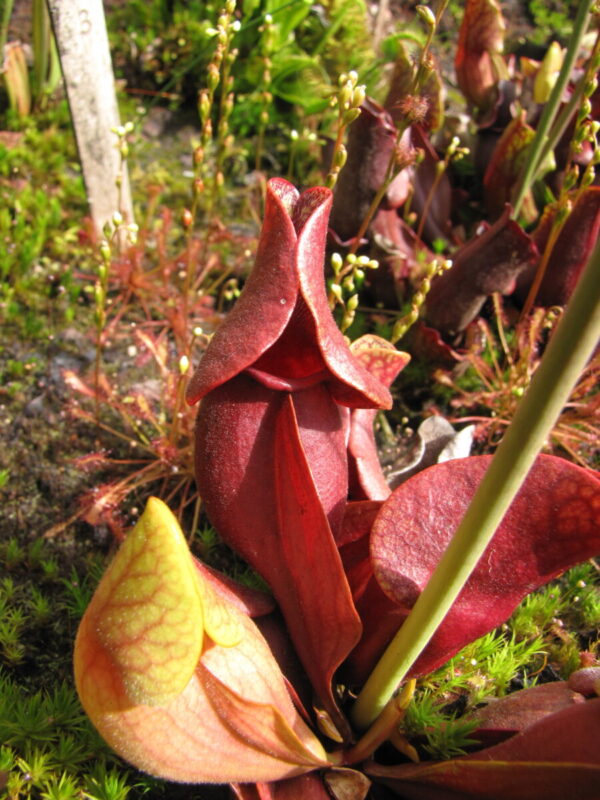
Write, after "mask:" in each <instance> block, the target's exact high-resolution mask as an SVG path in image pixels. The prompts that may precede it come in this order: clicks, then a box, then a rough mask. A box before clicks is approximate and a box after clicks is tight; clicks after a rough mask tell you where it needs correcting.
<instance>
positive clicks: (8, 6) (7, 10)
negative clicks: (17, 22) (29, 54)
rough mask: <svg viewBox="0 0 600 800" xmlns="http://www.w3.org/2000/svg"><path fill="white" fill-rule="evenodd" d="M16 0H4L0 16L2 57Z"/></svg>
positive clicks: (0, 54) (0, 56)
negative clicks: (0, 15)
mask: <svg viewBox="0 0 600 800" xmlns="http://www.w3.org/2000/svg"><path fill="white" fill-rule="evenodd" d="M13 5H14V0H4V4H3V7H2V17H1V18H0V58H1V59H4V45H5V44H6V40H7V39H8V26H9V24H10V18H11V15H12V10H13Z"/></svg>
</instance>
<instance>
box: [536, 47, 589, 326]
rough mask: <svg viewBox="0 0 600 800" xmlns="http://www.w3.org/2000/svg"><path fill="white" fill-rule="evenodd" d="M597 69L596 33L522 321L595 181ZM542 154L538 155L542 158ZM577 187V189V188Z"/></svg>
mask: <svg viewBox="0 0 600 800" xmlns="http://www.w3.org/2000/svg"><path fill="white" fill-rule="evenodd" d="M599 66H600V33H599V34H597V35H596V42H595V44H594V49H593V51H592V54H591V57H590V59H589V60H588V64H587V68H586V72H585V75H584V76H583V78H582V83H583V88H582V96H583V100H582V101H581V102H580V103H579V107H578V111H577V118H576V121H575V130H574V132H573V137H572V139H571V143H570V146H569V153H568V156H567V163H566V166H565V178H564V181H563V183H562V186H561V190H560V195H559V197H558V200H557V201H556V213H555V214H554V217H553V220H552V228H551V230H550V234H549V236H548V240H547V242H546V246H545V248H544V252H543V254H542V257H541V259H540V262H539V264H538V267H537V271H536V274H535V278H534V280H533V282H532V284H531V287H530V289H529V293H528V295H527V299H526V300H525V303H524V305H523V309H522V311H521V319H524V318H525V317H526V316H527V315H528V314H529V312H530V311H531V309H532V307H533V304H534V302H535V298H536V297H537V293H538V291H539V288H540V286H541V284H542V281H543V279H544V275H545V272H546V267H547V266H548V262H549V260H550V256H551V254H552V250H553V248H554V245H555V244H556V241H557V239H558V237H559V235H560V232H561V231H562V229H563V227H564V225H565V223H566V221H567V219H568V218H569V215H570V213H571V210H572V209H573V206H574V205H575V203H576V202H577V200H578V199H579V197H580V195H581V193H582V192H583V191H584V190H585V189H586V188H587V187H588V186H590V185H591V184H592V183H593V182H594V179H595V177H596V173H595V166H596V164H598V163H600V148H599V147H598V141H597V135H598V131H599V130H600V122H597V121H596V120H592V119H590V115H591V111H592V106H591V101H590V97H591V96H592V95H593V94H594V92H595V91H596V89H597V88H598V78H597V74H596V73H597V70H598V67H599ZM584 142H587V143H588V144H589V145H591V148H592V158H591V159H590V161H589V163H588V165H587V166H586V168H585V170H584V172H583V175H580V169H579V166H578V165H577V164H575V163H574V157H575V155H576V154H577V153H578V152H581V150H582V149H583V144H584ZM545 152H546V150H544V151H543V152H542V155H544V153H545ZM578 184H579V185H578Z"/></svg>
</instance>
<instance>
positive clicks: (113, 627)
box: [75, 179, 600, 800]
mask: <svg viewBox="0 0 600 800" xmlns="http://www.w3.org/2000/svg"><path fill="white" fill-rule="evenodd" d="M331 200H332V196H331V192H330V191H329V190H328V189H325V188H313V189H309V190H307V191H305V192H304V193H302V194H299V193H298V192H297V191H296V189H295V188H294V187H293V186H292V185H291V184H289V183H287V182H286V181H284V180H281V179H272V180H270V181H269V183H268V186H267V194H266V207H265V220H264V224H263V228H262V232H261V236H260V240H259V244H258V251H257V255H256V263H255V267H254V270H253V272H252V274H251V275H250V277H249V279H248V281H247V283H246V286H245V288H244V290H243V292H242V295H241V297H240V298H239V300H238V302H237V304H236V306H235V307H234V309H233V310H232V312H231V313H230V314H229V315H228V316H227V318H226V319H225V321H224V322H223V323H222V325H221V327H220V328H219V329H218V330H217V332H216V333H215V335H214V337H213V339H212V340H211V343H210V345H209V347H208V349H207V351H206V353H205V355H204V356H203V358H202V360H201V362H200V364H199V365H198V368H197V371H196V373H195V375H194V376H193V378H192V379H191V381H190V384H189V387H188V400H189V402H190V403H196V402H197V401H199V400H201V404H200V408H199V412H198V418H197V432H196V471H197V482H198V486H199V490H200V494H201V496H202V499H203V503H204V506H205V510H206V513H207V515H208V517H209V519H210V520H211V522H212V524H213V525H214V527H215V528H216V529H217V531H218V532H219V534H220V536H221V537H222V538H223V540H224V541H225V542H226V543H227V544H229V545H230V546H231V547H232V548H233V549H235V550H236V551H237V552H238V553H239V554H241V556H242V557H243V558H244V559H245V560H246V561H247V562H248V563H249V564H250V565H251V566H252V567H253V568H254V569H255V570H256V571H257V572H258V573H259V574H260V575H261V576H262V577H263V578H264V580H265V581H266V583H267V584H268V585H269V587H270V589H271V591H272V596H271V595H269V594H266V593H261V592H258V591H254V590H249V589H247V588H243V587H241V586H238V585H237V584H235V583H234V582H233V581H232V580H231V579H229V578H227V577H225V576H221V575H218V574H217V573H215V572H213V571H212V570H210V569H209V568H207V567H205V566H203V565H202V564H201V563H199V562H198V561H197V560H196V559H195V558H194V557H193V556H192V555H191V553H190V552H189V550H188V547H187V544H186V541H185V538H184V536H183V534H182V532H181V530H180V527H179V524H178V522H177V520H176V519H175V517H174V516H173V515H172V513H171V512H170V511H169V509H168V508H167V506H166V505H165V504H164V503H163V502H162V501H160V500H158V499H156V498H152V499H150V500H149V501H148V505H147V507H146V510H145V512H144V514H143V515H142V516H141V518H140V519H139V521H138V523H137V524H136V526H135V527H134V528H133V530H132V531H131V532H130V534H129V535H128V537H127V538H126V539H125V541H124V542H123V543H122V545H121V547H120V549H119V551H118V552H117V554H116V556H115V557H114V559H113V561H112V563H111V564H110V566H109V567H108V569H107V571H106V573H105V575H104V577H103V579H102V581H101V583H100V585H99V586H98V589H97V590H96V593H95V595H94V597H93V600H92V602H91V604H90V606H89V608H88V610H87V612H86V614H85V616H84V618H83V621H82V623H81V626H80V629H79V632H78V636H77V641H76V646H75V676H76V682H77V688H78V692H79V696H80V698H81V701H82V703H83V705H84V707H85V709H86V711H87V713H88V714H89V716H90V718H91V720H92V721H93V723H94V725H95V726H96V727H97V729H98V730H99V732H100V733H101V734H102V736H103V737H104V738H105V739H106V741H107V742H108V743H109V744H110V745H111V747H113V748H114V749H115V750H116V751H117V752H118V753H119V754H120V755H122V756H123V757H124V758H125V759H127V760H128V761H129V762H131V763H132V764H134V765H135V766H136V767H138V768H140V769H142V770H145V771H147V772H149V773H151V774H153V775H156V776H158V777H161V778H164V779H167V780H172V781H181V782H194V783H206V782H213V783H231V784H232V787H233V789H232V790H233V792H234V793H235V794H236V796H237V797H240V798H246V799H247V800H251V799H252V800H263V799H264V798H298V799H300V798H309V800H310V799H311V798H323V799H325V798H328V797H331V796H334V797H338V798H342V797H344V798H351V799H353V798H364V797H367V796H373V797H383V798H385V797H395V796H398V797H408V798H412V797H414V798H417V797H418V798H428V797H432V798H444V797H451V796H452V797H457V796H461V797H463V796H464V797H467V796H468V797H502V798H511V797H515V798H516V797H532V798H533V797H541V796H544V797H547V798H548V797H552V798H554V797H556V798H559V797H564V796H575V795H569V792H572V791H576V792H578V794H577V795H576V796H578V797H579V796H584V794H585V792H586V791H587V790H588V789H589V791H590V792H592V794H589V795H588V796H590V797H591V796H593V791H597V786H598V785H599V783H598V782H599V781H600V767H599V765H598V754H597V751H596V752H595V754H594V752H592V751H593V750H594V746H593V744H592V743H593V742H595V743H596V745H595V746H596V748H597V743H598V741H600V699H595V700H594V699H592V700H587V701H585V702H580V703H577V704H574V705H570V706H569V707H564V708H563V707H561V708H560V709H557V708H554V707H553V708H551V709H549V710H548V713H547V714H545V715H542V716H540V717H539V718H538V719H537V720H536V721H535V722H534V723H533V724H531V725H529V726H527V727H524V728H523V729H522V730H520V729H518V730H515V731H514V735H513V736H512V737H510V738H508V739H507V740H506V741H505V742H503V743H501V744H497V745H495V746H494V747H491V748H487V749H480V750H478V751H476V752H473V753H471V754H469V755H466V756H463V757H461V758H458V759H453V760H451V761H445V762H427V763H423V764H415V763H411V761H410V760H409V759H408V758H407V757H406V756H405V755H403V754H402V752H400V750H394V748H393V746H392V745H393V743H394V742H396V743H398V742H399V722H400V720H401V716H402V713H403V709H404V708H405V706H406V704H407V703H408V702H409V694H410V692H409V691H404V692H403V693H401V694H400V695H398V696H397V697H396V698H394V699H393V700H392V701H391V702H390V703H389V704H388V705H387V706H386V707H385V709H384V711H383V713H382V714H381V715H380V716H379V717H378V718H377V719H376V721H375V722H374V724H373V725H372V726H371V727H370V728H369V729H368V730H366V731H364V730H360V729H359V727H358V726H357V725H356V724H354V725H353V724H352V723H351V719H352V715H351V711H352V706H353V701H354V698H355V697H356V695H357V694H358V693H359V692H360V690H361V687H362V686H363V684H364V683H365V681H366V680H367V679H368V677H369V675H370V673H371V672H372V670H373V669H374V667H375V666H376V665H377V663H378V661H379V659H380V657H381V655H382V653H383V652H384V651H385V650H386V648H387V646H388V644H389V643H390V641H391V640H392V639H393V637H394V636H395V634H396V633H397V631H398V630H399V629H400V628H401V627H402V625H403V623H404V622H405V620H406V619H407V618H408V617H409V615H410V613H411V609H412V607H413V606H414V604H415V602H416V601H417V598H418V597H419V595H420V594H421V592H422V591H423V589H424V587H425V586H426V585H427V583H428V580H429V578H430V576H431V574H432V573H433V571H434V570H435V568H436V566H437V564H438V562H439V560H440V558H441V556H442V553H443V552H444V550H445V548H446V546H447V545H448V543H449V541H450V540H451V538H452V535H453V532H454V531H455V530H456V528H457V526H458V524H459V522H460V520H461V518H462V516H463V514H464V512H465V510H466V508H467V506H468V505H469V502H470V500H471V498H472V496H473V494H474V493H475V490H476V488H477V486H478V484H479V482H480V481H481V479H482V477H483V475H484V473H485V472H486V470H487V467H488V465H489V463H490V461H491V456H479V457H469V458H462V459H457V460H454V461H450V462H447V463H445V464H439V465H436V466H433V467H430V468H428V469H426V470H423V471H422V472H419V473H418V474H416V475H415V476H413V477H412V478H410V479H409V480H408V481H406V482H405V483H403V484H402V485H401V486H400V487H399V488H397V489H396V490H395V491H393V492H391V491H390V490H389V489H388V487H387V484H386V482H385V479H384V476H383V473H382V471H381V468H380V466H379V463H378V460H377V451H376V446H375V439H374V436H373V419H374V416H375V413H376V411H377V410H378V409H389V408H390V407H391V405H392V398H391V394H390V391H389V386H391V384H392V382H393V381H394V379H395V378H396V376H397V375H398V373H399V372H400V371H401V370H402V368H403V367H404V366H405V365H406V363H407V362H408V360H409V356H408V355H407V354H405V353H402V352H399V351H397V350H396V349H395V348H394V347H393V346H392V345H390V344H389V342H386V341H384V340H383V339H379V338H378V337H376V336H371V335H368V336H364V337H362V338H360V339H358V340H357V341H355V342H354V343H353V344H352V345H349V344H348V342H347V341H346V339H345V338H344V336H343V335H342V334H341V332H340V331H339V329H338V328H337V326H336V324H335V321H334V319H333V316H332V314H331V311H330V309H329V306H328V303H327V296H326V287H325V280H324V269H323V263H324V254H325V243H326V238H327V226H328V217H329V211H330V207H331ZM599 519H600V481H599V480H598V477H597V475H596V474H595V473H593V472H592V471H591V470H586V469H583V468H581V467H578V466H575V465H573V464H571V463H568V462H567V461H564V460H562V459H559V458H556V457H552V456H539V457H538V458H537V460H536V461H535V464H534V466H533V468H532V469H531V471H530V473H529V475H528V477H527V478H526V480H525V482H524V483H523V485H522V486H521V489H520V490H519V492H518V494H517V496H516V499H515V500H514V502H513V503H512V505H511V507H510V509H509V511H508V513H507V514H506V515H505V517H504V519H503V521H502V523H501V525H500V527H499V528H498V530H497V531H496V534H495V535H494V537H493V539H492V541H491V543H490V544H489V545H488V547H487V550H486V551H485V553H484V555H483V557H482V558H481V559H480V561H479V563H478V565H477V566H476V568H475V569H474V571H473V572H472V574H471V576H470V578H469V579H468V581H467V583H466V584H465V585H464V587H463V589H462V591H461V592H460V594H459V596H458V597H457V599H456V601H455V602H454V604H453V605H452V607H451V609H450V611H449V612H448V614H447V616H446V617H445V619H444V621H443V623H442V624H441V625H440V626H439V628H438V629H437V631H436V633H435V634H434V636H433V638H432V639H431V640H430V642H429V644H428V645H427V646H426V648H425V649H424V651H423V652H422V654H421V656H420V657H419V658H418V660H417V661H416V663H415V664H414V665H413V667H412V669H411V671H410V673H409V678H418V677H420V676H424V675H427V674H428V673H429V672H431V671H432V670H433V669H435V668H436V667H438V666H439V665H441V664H443V663H444V662H445V661H447V660H448V659H449V658H450V657H451V656H453V655H454V654H456V653H457V652H458V650H459V649H461V648H462V647H463V646H464V645H466V644H467V643H469V642H470V641H473V640H474V639H475V638H477V637H479V636H481V635H483V634H484V633H486V632H488V631H490V630H492V629H493V628H495V627H496V626H498V625H499V624H501V623H502V622H503V621H505V620H506V619H507V618H508V616H510V614H511V613H512V611H513V610H514V609H515V607H516V606H517V604H518V603H519V602H520V601H521V599H522V598H523V597H524V596H525V595H526V594H528V593H529V592H531V591H532V590H533V589H535V588H536V587H538V586H540V585H542V584H543V583H545V582H547V581H548V580H550V579H551V578H553V577H555V576H556V575H558V574H559V573H561V572H562V571H563V570H564V569H566V568H567V567H569V566H571V565H573V564H575V563H577V562H580V561H582V560H585V559H586V558H590V557H592V556H594V555H595V554H597V553H598V552H599V551H600V523H599ZM408 686H409V687H410V682H409V684H408ZM525 693H526V692H525ZM582 701H583V697H582ZM386 742H387V744H385V747H384V748H383V749H382V748H381V745H383V744H384V743H386ZM404 749H405V752H406V748H404ZM382 752H383V753H384V755H383V758H382V757H381V753H382ZM394 754H395V755H394ZM565 787H568V788H565ZM573 787H575V789H573ZM592 787H595V789H594V790H593V789H592ZM524 791H526V793H525V794H523V792H524ZM563 791H566V792H567V794H561V792H563ZM540 792H542V794H540Z"/></svg>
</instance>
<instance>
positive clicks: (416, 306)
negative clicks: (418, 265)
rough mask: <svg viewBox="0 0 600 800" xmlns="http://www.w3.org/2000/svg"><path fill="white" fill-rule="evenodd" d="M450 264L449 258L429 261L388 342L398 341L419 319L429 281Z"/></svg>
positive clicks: (427, 291) (448, 267)
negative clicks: (406, 310) (408, 308)
mask: <svg viewBox="0 0 600 800" xmlns="http://www.w3.org/2000/svg"><path fill="white" fill-rule="evenodd" d="M451 266H452V261H450V259H443V260H439V259H437V258H434V259H433V260H432V261H430V262H429V264H428V265H427V268H426V271H425V275H424V276H423V278H422V280H421V283H420V284H419V288H418V289H417V291H416V292H415V293H414V294H413V296H412V298H411V307H410V311H409V312H408V314H405V315H404V316H402V317H400V319H398V320H396V322H395V323H394V327H393V329H392V335H391V337H390V342H391V343H392V344H396V342H398V341H400V339H402V337H403V336H405V335H406V333H407V332H408V330H409V328H411V327H412V326H413V325H414V324H415V322H416V321H417V320H418V319H419V313H420V311H421V308H422V306H423V303H424V302H425V298H426V297H427V294H428V293H429V290H430V289H431V281H432V280H433V278H435V276H436V275H440V274H441V273H442V272H444V271H445V270H447V269H450V268H451Z"/></svg>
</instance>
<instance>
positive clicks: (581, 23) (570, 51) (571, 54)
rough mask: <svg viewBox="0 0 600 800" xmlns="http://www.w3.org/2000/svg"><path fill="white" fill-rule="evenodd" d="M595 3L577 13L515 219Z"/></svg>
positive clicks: (586, 2)
mask: <svg viewBox="0 0 600 800" xmlns="http://www.w3.org/2000/svg"><path fill="white" fill-rule="evenodd" d="M594 2H595V0H581V5H580V6H579V10H578V12H577V16H576V17H575V23H574V25H573V33H572V34H571V39H570V40H569V45H568V47H567V53H566V55H565V60H564V61H563V65H562V68H561V70H560V73H559V75H558V79H557V81H556V83H555V84H554V87H553V89H552V92H551V94H550V97H549V98H548V102H547V103H546V105H545V106H544V110H543V112H542V116H541V117H540V121H539V123H538V126H537V129H536V132H535V136H534V138H533V140H532V142H531V144H530V146H529V150H528V154H527V158H526V159H525V166H524V170H523V173H522V175H521V180H520V181H519V184H518V187H517V190H516V192H515V195H514V198H515V199H514V202H513V212H512V217H513V219H516V218H517V217H518V215H519V212H520V210H521V206H522V204H523V200H524V199H525V196H526V194H527V192H528V190H529V188H530V187H531V185H532V184H533V182H534V181H535V178H536V175H537V172H538V170H539V168H540V165H541V163H542V162H541V156H542V153H543V152H544V151H545V149H546V143H547V140H548V133H549V131H550V127H551V125H552V123H553V122H554V119H555V118H556V114H557V113H558V109H559V107H560V104H561V102H562V97H563V94H564V91H565V88H566V86H567V83H568V81H569V78H570V77H571V72H572V71H573V66H574V64H575V59H576V58H577V54H578V52H579V47H580V45H581V40H582V39H583V37H584V34H585V31H586V28H587V26H588V22H589V20H590V11H591V9H592V6H593V5H594Z"/></svg>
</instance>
